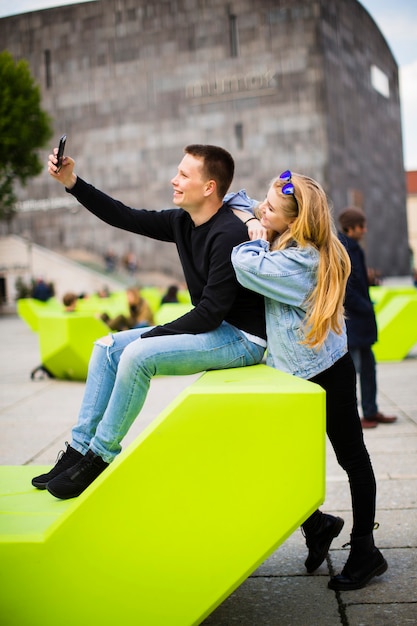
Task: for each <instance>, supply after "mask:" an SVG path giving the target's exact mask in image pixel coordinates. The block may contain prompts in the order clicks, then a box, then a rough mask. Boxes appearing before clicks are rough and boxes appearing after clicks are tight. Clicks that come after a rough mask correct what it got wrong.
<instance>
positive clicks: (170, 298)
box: [161, 285, 178, 304]
mask: <svg viewBox="0 0 417 626" xmlns="http://www.w3.org/2000/svg"><path fill="white" fill-rule="evenodd" d="M171 302H178V286H177V285H170V286H169V287H168V289H167V290H166V292H165V294H164V295H163V296H162V299H161V304H168V303H171Z"/></svg>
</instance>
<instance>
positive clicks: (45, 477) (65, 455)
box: [32, 441, 83, 489]
mask: <svg viewBox="0 0 417 626" xmlns="http://www.w3.org/2000/svg"><path fill="white" fill-rule="evenodd" d="M65 444H66V446H67V449H66V451H65V452H64V451H63V450H61V452H60V453H59V454H58V459H57V462H56V463H55V466H54V467H53V468H52V469H51V471H50V472H48V473H47V474H41V475H40V476H35V478H32V485H33V486H34V487H36V488H37V489H46V485H47V484H48V482H49V481H50V480H52V479H53V478H56V476H59V474H62V472H65V470H67V469H69V468H70V467H72V466H73V465H75V464H76V463H78V461H79V460H80V459H82V458H83V455H82V454H81V452H78V450H74V448H71V446H70V445H69V444H68V442H67V441H66V442H65Z"/></svg>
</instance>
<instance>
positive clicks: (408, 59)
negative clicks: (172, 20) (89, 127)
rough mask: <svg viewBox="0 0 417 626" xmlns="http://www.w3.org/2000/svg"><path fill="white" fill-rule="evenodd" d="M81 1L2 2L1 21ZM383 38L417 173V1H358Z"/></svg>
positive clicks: (408, 164)
mask: <svg viewBox="0 0 417 626" xmlns="http://www.w3.org/2000/svg"><path fill="white" fill-rule="evenodd" d="M79 1H80V0H0V18H1V17H6V16H8V15H16V14H18V13H24V12H26V11H37V10H39V9H47V8H51V7H56V6H63V5H67V4H75V3H77V2H79ZM359 1H360V3H361V4H362V5H363V6H364V7H365V9H366V10H367V11H368V13H369V14H370V15H371V16H372V18H373V19H374V21H375V22H376V24H377V25H378V27H379V29H380V31H381V32H382V34H383V35H384V37H385V39H386V41H387V43H388V45H389V47H390V49H391V52H392V53H393V55H394V58H395V60H396V61H397V63H398V66H399V76H400V98H401V117H402V127H403V146H404V167H405V169H406V170H417V1H416V0H395V1H393V0H359Z"/></svg>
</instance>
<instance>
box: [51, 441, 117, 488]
mask: <svg viewBox="0 0 417 626" xmlns="http://www.w3.org/2000/svg"><path fill="white" fill-rule="evenodd" d="M108 465H109V464H108V463H106V462H105V461H103V459H102V458H101V456H98V455H97V454H94V452H93V451H92V450H89V451H88V452H87V454H86V455H85V456H83V457H82V458H81V459H80V461H78V463H77V464H76V465H74V466H73V467H70V469H68V470H66V471H65V472H62V473H61V474H59V476H57V477H56V478H54V479H53V480H50V481H49V482H48V485H47V487H46V488H47V489H48V491H49V493H51V494H52V495H53V496H55V498H60V499H61V500H68V499H69V498H76V497H77V496H79V495H80V493H82V492H83V491H84V490H85V489H87V487H88V486H89V485H91V483H92V482H93V481H94V480H95V479H96V478H97V476H99V475H100V474H101V472H102V471H103V470H105V469H106V467H107V466H108Z"/></svg>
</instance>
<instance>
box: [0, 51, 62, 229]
mask: <svg viewBox="0 0 417 626" xmlns="http://www.w3.org/2000/svg"><path fill="white" fill-rule="evenodd" d="M51 137H52V122H51V119H50V117H49V115H48V114H47V113H46V112H45V111H43V110H42V109H41V94H40V89H39V87H38V86H37V85H36V84H35V82H34V79H33V77H32V75H31V73H30V68H29V65H28V63H27V61H25V60H21V61H18V62H15V61H14V59H13V57H12V56H11V54H10V53H9V52H8V51H3V52H1V53H0V219H2V220H7V221H9V220H10V219H11V218H12V217H13V214H14V212H15V203H16V195H15V193H14V184H15V182H16V181H19V182H20V183H21V184H22V185H25V184H26V182H27V181H28V179H29V178H33V177H34V176H37V175H38V174H39V173H40V172H41V170H42V163H41V161H40V158H39V155H38V154H37V150H38V149H39V148H43V147H44V146H45V145H46V143H47V142H48V140H49V139H50V138H51Z"/></svg>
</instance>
